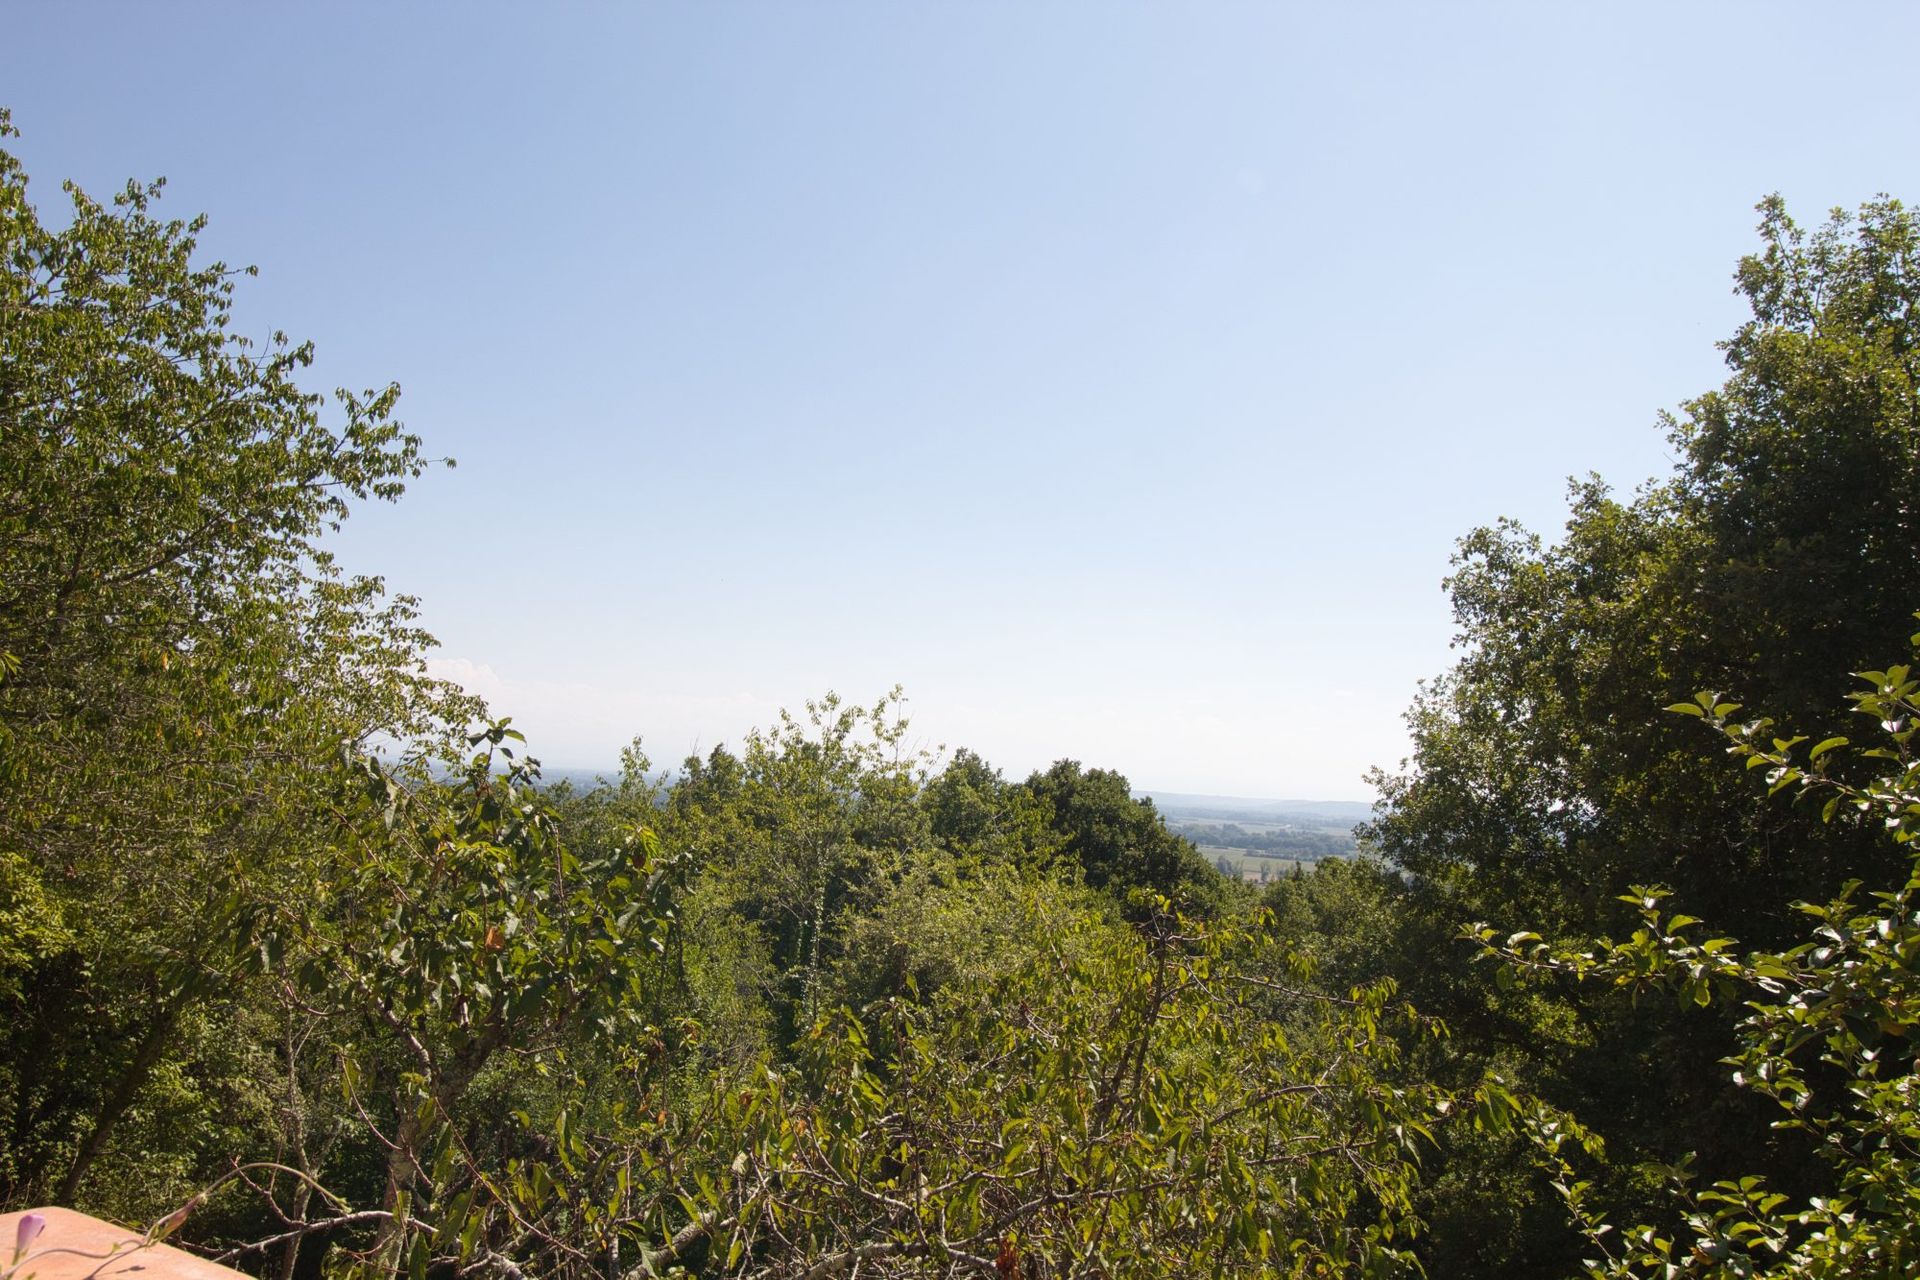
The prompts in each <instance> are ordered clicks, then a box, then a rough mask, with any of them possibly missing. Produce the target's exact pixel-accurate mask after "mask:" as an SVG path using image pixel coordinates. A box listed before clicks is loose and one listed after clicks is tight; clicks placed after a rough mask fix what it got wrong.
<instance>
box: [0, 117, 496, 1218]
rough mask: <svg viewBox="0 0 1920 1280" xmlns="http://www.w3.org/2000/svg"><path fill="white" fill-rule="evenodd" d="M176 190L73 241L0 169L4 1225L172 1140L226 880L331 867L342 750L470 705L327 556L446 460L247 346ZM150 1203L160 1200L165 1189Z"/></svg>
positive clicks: (291, 361) (2, 165)
mask: <svg viewBox="0 0 1920 1280" xmlns="http://www.w3.org/2000/svg"><path fill="white" fill-rule="evenodd" d="M10 132H11V130H10V128H9V127H8V126H7V124H6V121H5V117H4V116H0V137H4V136H6V135H7V134H9V133H10ZM160 190H161V187H160V184H159V183H157V182H156V183H153V184H149V185H139V184H129V185H128V186H127V187H126V188H125V190H123V191H121V192H120V193H119V194H118V195H117V196H116V197H115V198H114V199H113V200H112V201H111V202H110V203H107V204H102V203H100V202H97V201H95V200H93V199H91V198H90V197H88V196H87V195H86V194H85V193H84V192H82V191H80V190H79V189H78V188H76V187H74V186H72V185H71V184H69V185H68V186H67V188H66V191H67V195H68V197H69V204H70V209H69V213H68V217H67V219H66V221H65V223H64V225H58V224H49V223H47V222H43V221H42V219H41V218H40V216H39V214H38V212H37V210H36V209H35V207H34V205H33V204H32V203H31V202H30V200H29V197H28V182H27V177H26V174H25V172H24V171H23V169H22V167H21V165H20V163H19V162H18V160H17V159H15V158H14V157H13V155H12V154H11V153H8V152H6V151H4V150H0V264H4V265H3V266H0V671H3V672H4V679H0V867H4V872H0V874H4V876H5V878H6V880H7V881H8V883H9V885H10V887H11V888H12V889H13V894H14V896H13V901H15V902H17V903H18V904H20V910H21V911H22V913H23V914H25V915H26V916H27V917H28V918H26V919H24V920H23V921H22V924H21V930H22V931H21V933H20V934H19V935H18V936H19V938H20V939H21V941H20V943H19V944H18V945H14V946H10V947H8V948H5V950H6V952H7V954H6V955H5V956H4V957H0V963H4V964H6V965H8V966H10V967H11V973H10V974H9V976H8V978H7V979H5V980H0V999H4V1001H5V1004H4V1007H0V1016H4V1018H5V1020H6V1023H7V1025H8V1026H9V1028H10V1034H9V1035H8V1036H7V1037H6V1043H5V1046H4V1047H3V1048H0V1116H4V1117H5V1120H4V1121H0V1124H3V1125H4V1134H5V1136H4V1140H3V1141H0V1149H3V1150H4V1153H5V1154H4V1155H3V1156H0V1200H6V1201H14V1202H17V1201H19V1200H21V1199H23V1198H36V1199H37V1198H53V1199H57V1200H60V1201H65V1202H72V1201H73V1200H75V1199H76V1198H77V1197H79V1196H81V1194H82V1191H83V1189H84V1187H85V1186H86V1184H87V1180H88V1178H89V1175H90V1174H91V1173H92V1171H93V1170H94V1169H95V1168H96V1167H97V1165H98V1163H99V1162H100V1160H101V1159H102V1158H103V1157H104V1156H106V1155H107V1154H108V1153H109V1150H110V1148H111V1147H112V1145H113V1143H114V1141H115V1135H116V1133H117V1131H118V1129H119V1126H120V1125H122V1124H123V1123H124V1122H125V1121H126V1119H127V1117H128V1116H129V1115H130V1114H136V1113H138V1114H146V1115H148V1116H149V1117H152V1118H154V1119H155V1122H156V1123H159V1122H164V1121H165V1120H166V1119H167V1117H166V1116H165V1114H164V1113H165V1112H166V1108H164V1107H161V1108H158V1109H157V1111H158V1112H159V1113H161V1114H159V1115H158V1116H156V1115H155V1110H154V1109H149V1110H147V1111H144V1112H143V1111H141V1110H140V1109H138V1108H136V1107H135V1105H134V1104H135V1103H136V1102H137V1101H138V1100H140V1099H141V1098H142V1097H143V1096H149V1097H150V1093H149V1090H148V1085H149V1082H150V1081H151V1080H152V1079H153V1077H154V1073H155V1071H156V1069H157V1068H158V1067H159V1066H160V1065H161V1064H162V1063H163V1062H168V1061H177V1064H178V1065H180V1066H181V1067H182V1068H183V1079H186V1080H192V1079H194V1078H195V1076H196V1071H195V1070H194V1069H193V1068H192V1067H191V1066H190V1065H189V1064H188V1063H186V1062H184V1061H178V1060H177V1059H176V1058H175V1055H177V1054H179V1053H182V1052H186V1051H187V1047H188V1046H190V1045H191V1044H192V1043H193V1042H194V1041H196V1040H198V1041H199V1042H201V1043H203V1044H207V1043H211V1042H212V1041H214V1040H217V1039H218V1037H208V1036H206V1035H204V1034H203V1033H204V1032H205V1031H206V1030H207V1027H206V1026H205V1025H204V1023H205V1020H206V1019H208V1018H213V1019H216V1020H218V1019H220V1018H223V1017H227V1016H229V1015H230V1014H233V1013H234V1012H235V1010H236V1009H237V1008H239V1006H235V1005H233V1004H231V1003H228V1002H230V1001H231V1000H232V999H233V996H234V994H235V992H236V990H237V988H236V985H235V977H236V975H235V974H234V973H232V972H231V971H230V969H229V966H230V963H231V958H230V957H228V956H227V955H226V954H225V953H224V952H223V951H222V949H221V946H220V942H219V940H220V938H221V932H222V931H221V929H220V928H219V927H218V921H219V919H220V918H221V914H222V912H223V910H224V909H225V907H226V906H227V904H229V903H230V901H231V899H232V893H231V890H232V887H233V884H234V877H235V876H236V874H240V873H241V872H244V874H245V875H246V876H248V877H252V878H257V879H259V878H264V879H271V878H272V877H273V876H275V875H277V874H279V873H280V872H281V871H283V870H284V869H285V868H286V867H287V866H289V865H290V864H292V863H295V862H297V861H298V858H299V856H300V853H301V851H302V850H303V849H306V848H309V847H311V846H310V844H309V833H310V830H311V826H312V824H313V822H314V821H315V810H316V805H317V804H318V800H319V797H320V796H321V795H322V794H323V792H324V791H325V789H326V787H327V786H328V785H329V784H328V783H327V782H326V781H325V779H326V778H327V777H328V776H329V775H330V771H331V769H332V767H333V761H334V759H335V757H336V756H337V754H338V752H339V750H340V749H341V747H342V746H343V745H347V744H360V745H364V744H366V743H368V742H370V741H372V740H373V738H374V737H375V736H376V735H386V736H387V737H389V738H392V739H395V740H398V741H401V742H409V741H417V740H420V739H421V738H422V737H423V736H425V735H432V734H434V733H436V732H439V731H440V730H441V729H442V727H443V726H446V725H449V724H451V725H453V726H455V727H460V726H462V725H463V722H464V720H465V718H466V716H467V714H468V713H469V711H470V710H471V707H470V706H469V704H468V703H467V702H466V701H465V700H463V699H462V698H460V697H458V696H457V694H456V692H455V691H453V690H451V689H449V688H448V687H446V686H443V685H440V684H438V683H436V682H434V681H432V680H429V679H427V678H426V676H425V673H424V669H423V667H422V663H421V655H422V653H423V651H424V648H425V647H426V646H427V644H429V643H430V639H429V637H427V636H426V635H425V634H424V633H423V632H421V631H420V630H419V629H418V627H417V626H416V625H415V623H414V614H413V606H412V602H411V601H410V600H408V599H407V598H405V597H400V598H398V599H394V600H388V599H386V598H385V597H384V595H383V592H382V587H381V584H380V583H379V581H378V580H377V579H367V578H349V577H346V576H344V575H342V574H341V573H339V572H338V570H337V569H336V568H335V567H334V565H333V563H332V561H331V559H330V558H329V557H328V555H327V553H326V550H325V547H324V545H323V543H322V541H321V539H322V536H323V535H324V534H325V533H326V532H327V531H328V530H329V529H330V528H332V527H334V526H337V525H338V523H339V522H340V521H341V520H342V519H344V518H345V517H346V515H347V514H348V511H349V510H350V507H351V504H352V503H353V502H354V501H356V500H360V499H367V498H381V499H388V498H393V497H396V496H397V495H398V494H399V493H400V492H401V489H402V487H403V486H404V484H405V482H406V481H407V480H408V479H409V478H411V477H412V476H414V475H417V474H418V473H419V472H420V470H421V468H422V467H423V466H425V465H426V463H425V460H424V459H423V458H422V456H421V453H420V446H419V442H418V440H417V439H416V438H415V437H413V436H411V435H408V434H407V433H406V432H405V431H404V430H403V429H402V428H401V426H400V425H399V424H398V423H397V422H396V421H395V420H394V419H393V416H392V415H393V409H394V405H395V402H396V400H397V397H398V394H399V392H398V388H397V387H392V386H389V387H387V388H385V389H383V390H376V391H370V392H367V393H365V394H362V395H353V394H349V393H346V392H341V393H340V394H339V395H338V397H337V398H336V402H335V408H334V410H333V411H332V412H331V413H329V412H328V411H327V410H326V406H325V403H324V402H323V400H322V398H321V397H319V396H317V395H314V394H312V393H310V392H308V391H306V390H304V389H303V388H302V387H301V386H300V385H299V381H298V378H299V375H300V372H301V370H302V369H304V368H305V367H306V366H307V365H308V364H309V363H310V361H311V359H312V350H311V348H310V347H308V346H305V345H296V344H294V343H292V342H291V341H290V340H289V339H287V338H286V337H284V336H283V335H279V334H276V335H274V336H273V338H272V339H271V340H269V341H268V342H266V343H264V344H256V343H254V342H252V341H250V340H249V339H246V338H244V337H241V336H239V335H237V334H235V333H234V332H233V331H232V319H233V316H232V310H231V302H232V296H233V288H234V283H235V277H236V276H237V275H240V274H243V273H240V272H235V271H231V270H229V269H228V268H227V267H225V266H224V265H223V264H221V263H219V262H213V263H202V262H199V261H197V260H196V258H197V253H198V238H199V234H200V232H201V230H202V229H203V227H204V225H205V224H204V220H202V219H195V220H193V221H178V220H173V221H168V220H162V219H160V218H158V217H157V216H156V215H155V212H154V209H155V205H156V202H157V200H158V198H159V196H160ZM176 1092H178V1091H176ZM187 1092H188V1093H191V1092H193V1091H192V1090H191V1089H189V1090H187ZM194 1106H196V1107H200V1108H202V1109H203V1110H205V1111H207V1112H208V1113H209V1114H211V1113H214V1112H217V1111H218V1110H220V1107H219V1106H218V1105H215V1104H213V1103H212V1100H211V1099H206V1098H201V1099H200V1100H199V1101H198V1102H195V1103H194ZM143 1181H144V1182H145V1183H146V1184H147V1186H146V1187H145V1188H139V1187H136V1188H135V1190H134V1191H133V1195H134V1199H135V1203H136V1204H138V1203H151V1202H150V1201H146V1200H145V1197H146V1196H148V1195H149V1194H156V1195H165V1194H168V1193H169V1191H170V1188H168V1187H167V1186H166V1185H165V1180H164V1179H162V1178H159V1177H158V1176H150V1177H146V1178H144V1179H143ZM127 1207H129V1208H131V1207H133V1206H132V1205H129V1206H127Z"/></svg>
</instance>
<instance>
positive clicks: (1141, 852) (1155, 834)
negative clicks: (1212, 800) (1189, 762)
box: [1026, 760, 1221, 907]
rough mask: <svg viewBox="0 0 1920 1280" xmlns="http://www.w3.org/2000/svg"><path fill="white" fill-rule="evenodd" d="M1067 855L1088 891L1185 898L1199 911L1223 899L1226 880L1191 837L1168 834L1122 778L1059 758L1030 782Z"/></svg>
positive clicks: (1150, 807) (1121, 896) (1147, 802)
mask: <svg viewBox="0 0 1920 1280" xmlns="http://www.w3.org/2000/svg"><path fill="white" fill-rule="evenodd" d="M1026 789H1027V791H1028V792H1029V793H1031V794H1032V795H1033V797H1034V798H1035V799H1036V800H1038V801H1039V802H1040V805H1041V807H1042V811H1043V812H1044V813H1045V814H1046V821H1047V825H1048V826H1049V827H1050V828H1051V829H1052V831H1053V833H1054V835H1055V838H1056V839H1057V840H1058V842H1059V848H1060V852H1061V855H1062V856H1063V857H1065V858H1067V859H1069V860H1071V861H1072V862H1076V863H1078V864H1079V867H1080V870H1081V873H1082V874H1083V875H1084V876H1085V877H1086V882H1087V884H1088V885H1089V886H1091V887H1092V888H1095V889H1102V890H1105V891H1106V892H1108V893H1111V894H1113V895H1114V896H1115V897H1116V898H1118V899H1120V900H1121V901H1123V902H1124V901H1125V900H1126V898H1127V896H1128V895H1129V894H1130V893H1132V892H1134V891H1136V890H1137V891H1140V892H1144V893H1158V894H1162V895H1166V896H1169V897H1184V898H1185V899H1187V900H1188V902H1189V903H1190V904H1191V905H1194V906H1196V907H1202V906H1214V905H1217V904H1218V903H1219V902H1220V900H1221V888H1220V877H1219V876H1218V875H1217V874H1215V872H1214V870H1213V868H1212V867H1210V866H1208V865H1207V861H1206V859H1205V858H1203V857H1201V856H1200V851H1199V850H1198V849H1196V848H1194V846H1193V842H1192V841H1191V840H1188V839H1186V838H1185V837H1184V836H1177V835H1175V834H1173V833H1172V832H1171V831H1169V830H1167V825H1166V823H1165V822H1164V821H1162V820H1161V817H1160V814H1159V812H1158V811H1157V810H1156V809H1155V808H1154V805H1153V801H1152V800H1149V799H1139V800H1136V799H1134V797H1133V792H1132V790H1131V788H1130V787H1129V786H1128V784H1127V780H1126V778H1125V777H1123V776H1122V775H1120V774H1118V773H1115V772H1113V771H1112V770H1110V769H1085V768H1082V767H1081V765H1080V762H1079V761H1077V760H1061V761H1058V762H1056V763H1055V764H1054V765H1053V767H1052V768H1050V769H1048V770H1046V771H1045V772H1043V773H1036V774H1034V775H1033V776H1032V777H1030V778H1028V779H1027V781H1026Z"/></svg>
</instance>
